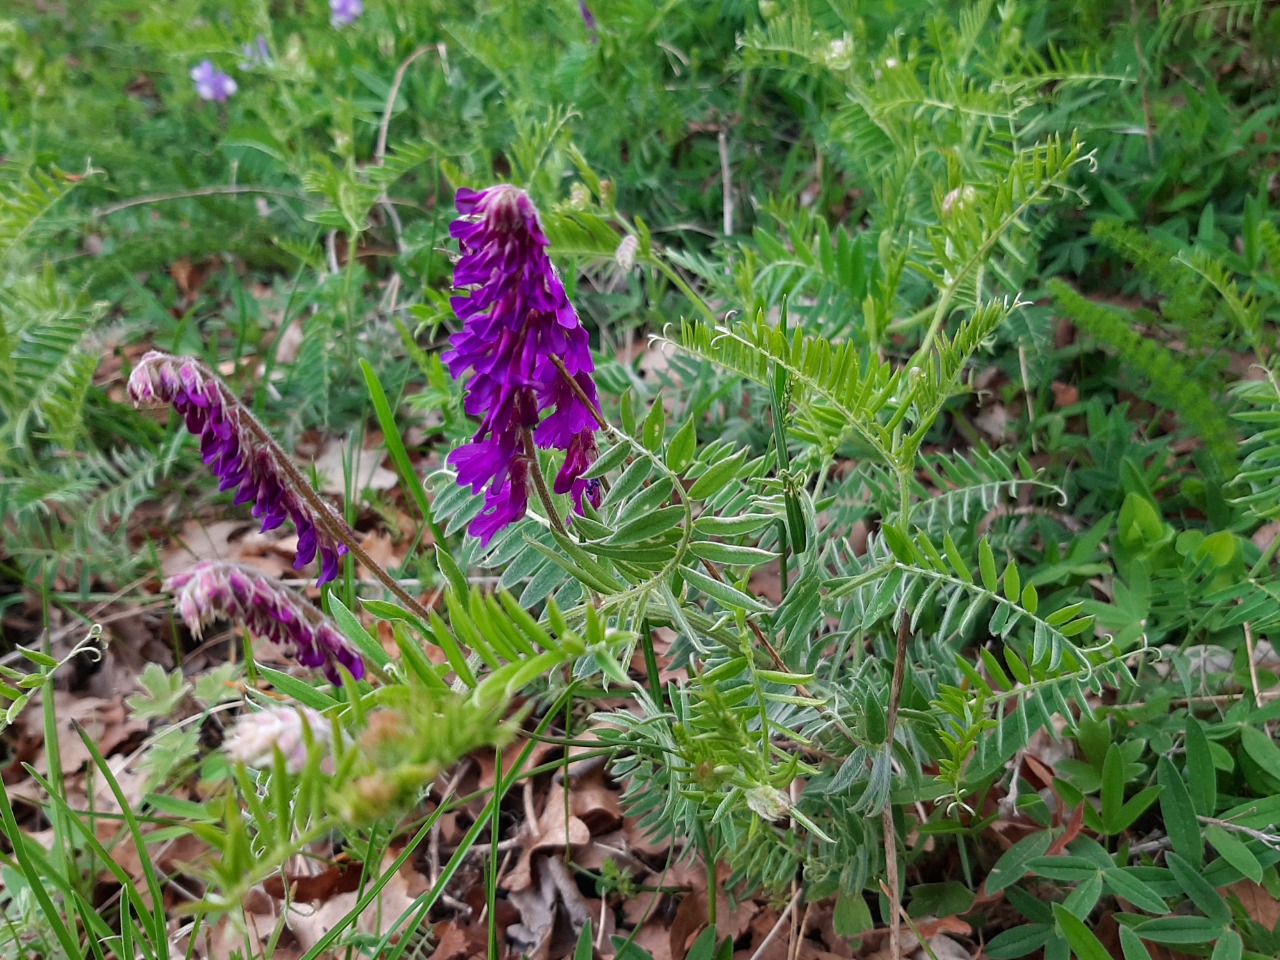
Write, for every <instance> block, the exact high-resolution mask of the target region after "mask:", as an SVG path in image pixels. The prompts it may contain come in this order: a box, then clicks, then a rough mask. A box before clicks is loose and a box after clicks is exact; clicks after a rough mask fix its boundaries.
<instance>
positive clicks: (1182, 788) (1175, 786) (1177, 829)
mask: <svg viewBox="0 0 1280 960" xmlns="http://www.w3.org/2000/svg"><path fill="white" fill-rule="evenodd" d="M1156 778H1157V779H1158V780H1159V782H1160V786H1161V787H1162V788H1163V789H1162V790H1161V791H1160V810H1161V812H1162V813H1163V814H1164V828H1165V831H1166V832H1167V833H1168V834H1169V839H1170V840H1171V841H1172V842H1173V849H1174V850H1176V851H1178V852H1179V853H1181V854H1182V855H1183V856H1184V857H1186V858H1187V860H1188V862H1190V863H1191V864H1192V865H1193V866H1195V867H1196V868H1197V869H1198V868H1199V867H1200V864H1201V863H1202V862H1203V860H1204V838H1203V837H1202V836H1201V835H1200V824H1199V823H1198V822H1197V821H1196V811H1195V807H1194V806H1192V803H1191V795H1190V794H1189V793H1188V792H1187V785H1186V784H1185V783H1184V782H1183V780H1182V777H1181V776H1180V775H1179V773H1178V770H1177V768H1176V767H1174V765H1173V762H1172V761H1171V760H1170V759H1169V758H1168V757H1161V758H1160V760H1159V762H1158V763H1157V765H1156Z"/></svg>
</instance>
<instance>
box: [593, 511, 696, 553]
mask: <svg viewBox="0 0 1280 960" xmlns="http://www.w3.org/2000/svg"><path fill="white" fill-rule="evenodd" d="M683 519H684V507H663V508H661V509H659V510H654V511H651V512H649V513H646V514H644V515H643V516H639V517H636V518H635V519H634V520H630V521H628V522H627V523H624V524H623V525H622V526H621V527H619V528H618V532H617V533H615V534H614V535H613V536H612V537H610V538H609V543H610V544H613V545H615V546H617V545H622V544H629V543H639V542H640V541H641V540H649V539H652V538H653V537H657V536H659V535H661V534H664V533H666V532H667V531H668V530H672V529H674V528H675V527H677V526H679V525H680V521H681V520H683Z"/></svg>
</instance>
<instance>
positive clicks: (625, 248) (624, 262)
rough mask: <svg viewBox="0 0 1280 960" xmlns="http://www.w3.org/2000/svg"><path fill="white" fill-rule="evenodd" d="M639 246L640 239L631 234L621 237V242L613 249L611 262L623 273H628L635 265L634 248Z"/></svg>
mask: <svg viewBox="0 0 1280 960" xmlns="http://www.w3.org/2000/svg"><path fill="white" fill-rule="evenodd" d="M639 247H640V241H639V240H637V239H636V238H635V237H634V236H632V235H631V234H628V235H627V236H625V237H623V238H622V242H621V243H620V244H618V249H617V250H615V251H613V262H614V263H616V264H617V265H618V269H620V270H621V271H622V272H623V273H630V272H631V269H632V267H634V266H635V265H636V250H637V249H639Z"/></svg>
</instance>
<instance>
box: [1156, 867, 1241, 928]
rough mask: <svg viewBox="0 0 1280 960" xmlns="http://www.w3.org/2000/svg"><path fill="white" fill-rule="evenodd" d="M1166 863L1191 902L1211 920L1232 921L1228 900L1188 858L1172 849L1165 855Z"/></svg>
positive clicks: (1224, 922)
mask: <svg viewBox="0 0 1280 960" xmlns="http://www.w3.org/2000/svg"><path fill="white" fill-rule="evenodd" d="M1165 863H1166V864H1168V866H1169V869H1170V870H1171V871H1172V872H1173V876H1174V879H1176V880H1177V881H1178V883H1179V885H1180V886H1181V887H1182V889H1183V891H1184V892H1185V893H1186V895H1187V896H1188V897H1189V898H1190V899H1191V902H1192V903H1194V904H1195V905H1196V906H1197V907H1199V908H1200V912H1201V913H1203V914H1204V915H1205V916H1206V917H1208V918H1209V919H1210V920H1216V921H1218V922H1219V923H1222V924H1226V923H1230V921H1231V910H1230V909H1229V908H1228V907H1227V903H1226V901H1225V900H1223V899H1222V897H1221V895H1219V893H1218V891H1217V890H1215V889H1214V888H1213V887H1212V886H1210V885H1209V883H1208V881H1206V880H1205V878H1204V877H1203V876H1201V875H1200V871H1199V870H1198V869H1196V868H1194V867H1192V866H1191V864H1190V863H1188V862H1187V861H1186V859H1184V858H1183V857H1180V856H1179V855H1178V854H1177V853H1175V852H1173V851H1172V850H1170V851H1169V853H1167V854H1166V855H1165Z"/></svg>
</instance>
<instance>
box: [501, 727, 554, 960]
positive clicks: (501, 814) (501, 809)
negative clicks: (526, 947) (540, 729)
mask: <svg viewBox="0 0 1280 960" xmlns="http://www.w3.org/2000/svg"><path fill="white" fill-rule="evenodd" d="M493 766H494V769H495V770H501V769H502V748H501V747H494V750H493ZM494 801H495V802H494V803H491V804H490V805H489V838H490V843H489V864H488V871H487V876H486V878H485V908H486V910H487V912H488V917H487V919H488V922H489V956H491V957H497V956H499V955H500V954H499V951H498V836H499V834H500V832H501V828H502V824H501V817H502V804H501V802H497V801H498V798H497V797H496V796H495V797H494ZM566 836H567V834H566Z"/></svg>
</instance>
